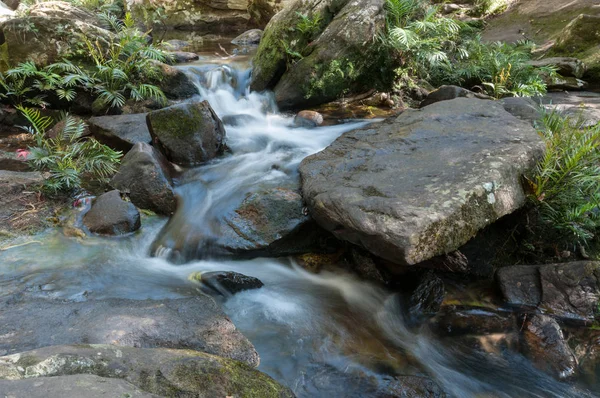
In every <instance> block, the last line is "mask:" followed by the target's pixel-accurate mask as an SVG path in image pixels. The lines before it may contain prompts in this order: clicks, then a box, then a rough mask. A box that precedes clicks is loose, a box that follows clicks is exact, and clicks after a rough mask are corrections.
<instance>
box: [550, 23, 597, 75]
mask: <svg viewBox="0 0 600 398" xmlns="http://www.w3.org/2000/svg"><path fill="white" fill-rule="evenodd" d="M599 36H600V15H590V14H580V15H579V16H577V17H576V18H574V19H573V20H572V21H571V22H569V24H568V25H567V26H565V28H564V29H563V30H562V31H561V32H560V33H559V34H558V35H557V36H556V37H557V39H556V43H555V44H554V47H553V48H552V53H553V54H556V55H569V56H574V57H577V58H578V59H581V60H582V61H583V62H584V63H585V64H586V65H587V72H586V74H585V76H586V78H589V79H590V80H591V81H593V82H596V83H597V82H600V57H599V56H598V37H599Z"/></svg>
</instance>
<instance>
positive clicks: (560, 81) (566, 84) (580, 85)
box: [547, 76, 589, 91]
mask: <svg viewBox="0 0 600 398" xmlns="http://www.w3.org/2000/svg"><path fill="white" fill-rule="evenodd" d="M588 86H589V85H588V83H587V82H584V81H583V80H580V79H577V78H575V77H562V76H558V77H555V78H553V79H551V80H550V81H549V82H547V89H548V91H562V90H585V89H586V88H588Z"/></svg>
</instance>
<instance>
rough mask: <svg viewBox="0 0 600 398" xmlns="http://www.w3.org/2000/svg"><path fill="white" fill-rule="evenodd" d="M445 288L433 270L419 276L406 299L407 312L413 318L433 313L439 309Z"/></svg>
mask: <svg viewBox="0 0 600 398" xmlns="http://www.w3.org/2000/svg"><path fill="white" fill-rule="evenodd" d="M445 293H446V290H445V288H444V281H442V279H441V278H440V277H439V276H437V275H436V274H435V273H434V272H433V271H428V272H427V273H425V274H424V275H422V276H421V278H420V280H419V284H418V285H417V287H416V288H415V290H414V291H413V292H412V294H411V295H410V298H409V300H408V313H409V314H410V316H411V317H413V318H419V317H422V316H424V315H433V314H435V313H437V312H438V311H439V310H440V306H441V305H442V301H444V295H445Z"/></svg>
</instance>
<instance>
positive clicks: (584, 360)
mask: <svg viewBox="0 0 600 398" xmlns="http://www.w3.org/2000/svg"><path fill="white" fill-rule="evenodd" d="M578 332H579V333H577V334H578V335H579V336H573V335H571V336H570V338H569V343H570V344H571V347H573V346H574V349H573V352H574V353H575V356H576V357H577V363H578V364H579V371H580V373H581V375H582V376H583V377H584V378H585V379H586V381H587V382H588V383H589V385H595V384H596V383H597V382H598V375H599V373H598V370H600V331H598V330H591V329H579V330H578ZM573 337H575V338H573ZM577 337H579V339H577ZM574 340H575V341H576V344H572V343H571V342H572V341H574Z"/></svg>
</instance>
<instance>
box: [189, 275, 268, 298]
mask: <svg viewBox="0 0 600 398" xmlns="http://www.w3.org/2000/svg"><path fill="white" fill-rule="evenodd" d="M190 278H191V279H193V280H195V281H198V282H200V283H202V284H203V285H204V286H205V287H207V288H209V289H210V290H211V291H213V292H215V293H218V294H221V295H223V296H230V295H232V294H236V293H239V292H243V291H244V290H252V289H260V288H261V287H263V285H264V284H263V283H262V282H261V281H260V279H258V278H254V277H252V276H246V275H244V274H240V273H238V272H231V271H227V272H225V271H214V272H201V273H200V272H198V273H195V274H193V275H192V276H191V277H190Z"/></svg>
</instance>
